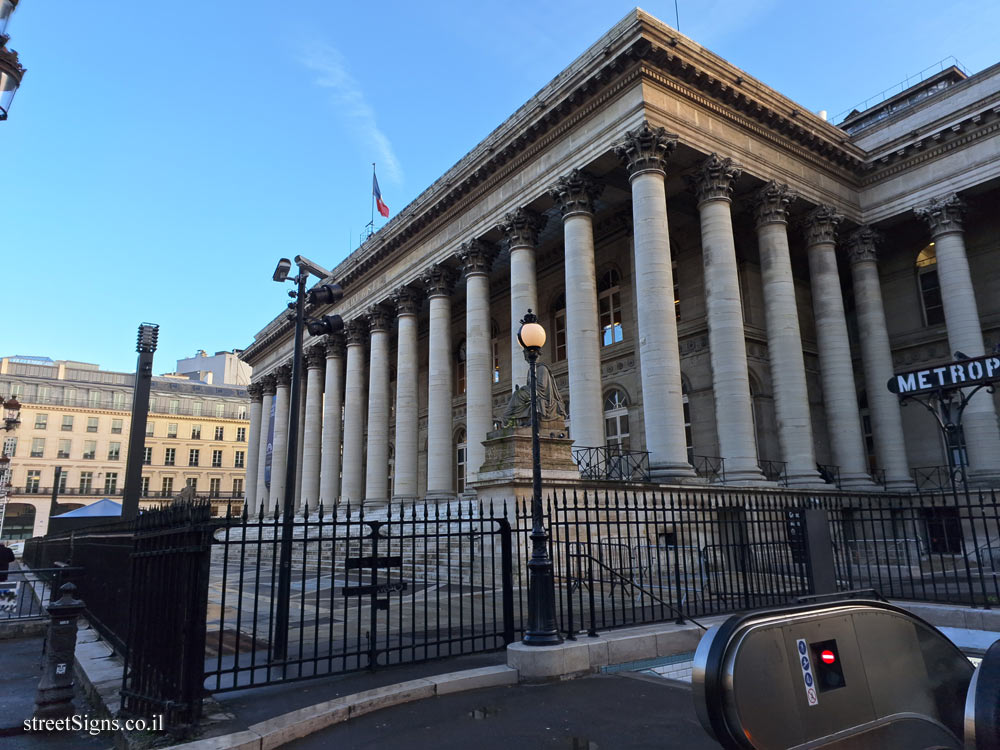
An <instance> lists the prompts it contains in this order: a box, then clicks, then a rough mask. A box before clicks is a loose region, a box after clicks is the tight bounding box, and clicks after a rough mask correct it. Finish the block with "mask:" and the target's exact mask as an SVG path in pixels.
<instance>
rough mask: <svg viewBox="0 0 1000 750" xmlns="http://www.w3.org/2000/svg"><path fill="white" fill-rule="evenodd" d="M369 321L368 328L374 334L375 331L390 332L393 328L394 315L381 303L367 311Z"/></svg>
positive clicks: (366, 315)
mask: <svg viewBox="0 0 1000 750" xmlns="http://www.w3.org/2000/svg"><path fill="white" fill-rule="evenodd" d="M365 317H366V318H367V319H368V328H369V330H371V332H372V333H374V332H375V331H388V330H389V328H390V327H391V318H392V314H391V313H390V312H389V310H388V309H387V308H386V307H385V305H383V304H382V303H381V302H379V303H377V304H374V305H372V306H371V307H369V308H368V309H367V310H366V311H365Z"/></svg>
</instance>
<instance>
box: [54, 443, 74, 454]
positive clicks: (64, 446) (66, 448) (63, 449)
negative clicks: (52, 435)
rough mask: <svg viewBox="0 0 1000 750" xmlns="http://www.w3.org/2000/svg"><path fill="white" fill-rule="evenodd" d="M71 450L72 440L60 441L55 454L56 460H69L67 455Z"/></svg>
mask: <svg viewBox="0 0 1000 750" xmlns="http://www.w3.org/2000/svg"><path fill="white" fill-rule="evenodd" d="M72 449H73V441H72V440H60V441H59V451H58V452H57V453H56V458H69V454H70V451H71V450H72Z"/></svg>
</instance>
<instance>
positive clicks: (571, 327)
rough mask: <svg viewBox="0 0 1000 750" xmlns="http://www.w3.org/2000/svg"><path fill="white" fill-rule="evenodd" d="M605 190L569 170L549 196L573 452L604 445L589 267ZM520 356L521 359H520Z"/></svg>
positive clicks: (597, 339)
mask: <svg viewBox="0 0 1000 750" xmlns="http://www.w3.org/2000/svg"><path fill="white" fill-rule="evenodd" d="M603 189H604V186H603V185H602V184H600V183H598V182H597V181H596V180H594V178H593V177H591V176H590V175H588V174H586V173H585V172H581V171H580V170H579V169H574V170H573V171H572V172H571V173H570V174H569V175H567V176H566V177H562V178H560V179H559V181H558V182H557V183H556V185H555V187H554V188H552V189H551V190H550V191H549V195H551V196H552V199H553V200H554V201H555V202H556V205H558V206H559V210H560V211H561V212H562V219H563V238H564V241H565V246H566V250H565V258H564V263H563V265H564V266H565V269H566V355H567V357H566V358H567V360H568V362H569V419H570V428H569V431H570V437H571V438H573V445H574V446H575V447H577V448H595V447H598V446H602V445H604V399H603V398H602V394H601V339H600V329H599V323H598V317H597V271H596V269H595V267H594V227H593V219H594V216H593V214H594V200H595V199H596V198H597V196H599V195H600V194H601V191H602V190H603ZM515 330H516V329H515ZM522 356H523V355H522Z"/></svg>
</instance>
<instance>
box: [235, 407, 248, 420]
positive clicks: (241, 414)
mask: <svg viewBox="0 0 1000 750" xmlns="http://www.w3.org/2000/svg"><path fill="white" fill-rule="evenodd" d="M236 418H237V419H246V418H247V407H246V406H245V405H243V404H241V405H240V406H237V407H236Z"/></svg>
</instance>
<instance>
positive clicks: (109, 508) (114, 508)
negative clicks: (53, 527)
mask: <svg viewBox="0 0 1000 750" xmlns="http://www.w3.org/2000/svg"><path fill="white" fill-rule="evenodd" d="M121 514H122V505H121V503H116V502H115V501H114V500H109V499H108V498H104V499H103V500H98V501H97V502H96V503H91V504H90V505H84V506H83V507H82V508H77V509H76V510H71V511H68V512H66V513H60V514H59V515H58V516H53V518H96V517H107V516H120V515H121Z"/></svg>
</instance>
